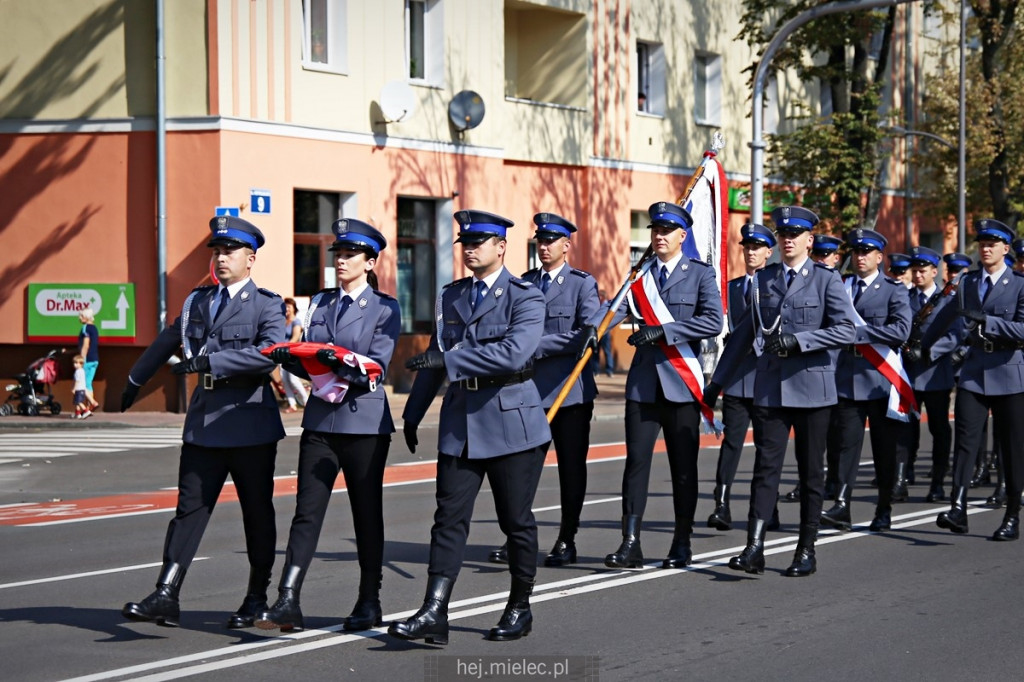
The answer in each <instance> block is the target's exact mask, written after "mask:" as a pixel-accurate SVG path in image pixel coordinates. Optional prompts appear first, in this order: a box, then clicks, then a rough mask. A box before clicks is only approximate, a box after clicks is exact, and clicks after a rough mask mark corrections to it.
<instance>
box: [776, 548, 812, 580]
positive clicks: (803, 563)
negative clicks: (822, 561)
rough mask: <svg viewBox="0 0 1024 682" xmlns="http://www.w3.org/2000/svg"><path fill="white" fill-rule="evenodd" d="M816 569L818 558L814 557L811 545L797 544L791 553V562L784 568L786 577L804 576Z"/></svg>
mask: <svg viewBox="0 0 1024 682" xmlns="http://www.w3.org/2000/svg"><path fill="white" fill-rule="evenodd" d="M817 570H818V560H817V559H816V558H815V557H814V548H813V547H801V546H800V545H797V547H796V552H795V553H794V554H793V563H791V564H790V565H789V568H787V569H786V572H785V574H784V575H785V576H786V577H787V578H804V577H806V576H809V575H811V574H812V573H814V572H815V571H817Z"/></svg>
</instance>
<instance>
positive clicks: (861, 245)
mask: <svg viewBox="0 0 1024 682" xmlns="http://www.w3.org/2000/svg"><path fill="white" fill-rule="evenodd" d="M846 243H847V244H849V245H850V246H851V247H853V248H855V249H877V250H879V251H884V250H885V245H886V244H888V243H889V240H888V239H886V238H885V237H884V236H883V235H882V234H880V233H878V232H875V231H874V230H868V229H865V228H863V227H858V228H857V229H855V230H850V231H849V232H847V233H846ZM907 265H908V266H909V265H910V258H909V257H907Z"/></svg>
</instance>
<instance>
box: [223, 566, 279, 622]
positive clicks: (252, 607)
mask: <svg viewBox="0 0 1024 682" xmlns="http://www.w3.org/2000/svg"><path fill="white" fill-rule="evenodd" d="M268 585H270V569H269V568H250V569H249V587H248V589H246V592H245V599H243V600H242V605H241V606H239V607H238V610H237V611H235V612H234V613H232V614H231V617H230V618H228V629H229V630H239V629H241V628H251V627H252V626H253V624H254V622H255V621H256V616H257V615H259V614H260V613H261V612H262V611H266V610H267V586H268Z"/></svg>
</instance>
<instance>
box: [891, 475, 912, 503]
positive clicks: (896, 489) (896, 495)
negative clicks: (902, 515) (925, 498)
mask: <svg viewBox="0 0 1024 682" xmlns="http://www.w3.org/2000/svg"><path fill="white" fill-rule="evenodd" d="M909 496H910V491H909V490H908V489H907V481H906V479H902V478H901V479H899V480H897V481H896V483H895V485H893V487H892V501H893V502H906V501H907V498H908V497H909Z"/></svg>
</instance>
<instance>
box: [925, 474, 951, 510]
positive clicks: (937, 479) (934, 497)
mask: <svg viewBox="0 0 1024 682" xmlns="http://www.w3.org/2000/svg"><path fill="white" fill-rule="evenodd" d="M945 478H946V470H945V469H940V468H939V467H937V466H933V467H932V471H931V479H932V482H931V485H930V486H928V494H927V495H926V496H925V498H924V501H925V502H945V501H946V491H945V489H944V488H943V487H942V485H943V480H944V479H945Z"/></svg>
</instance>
